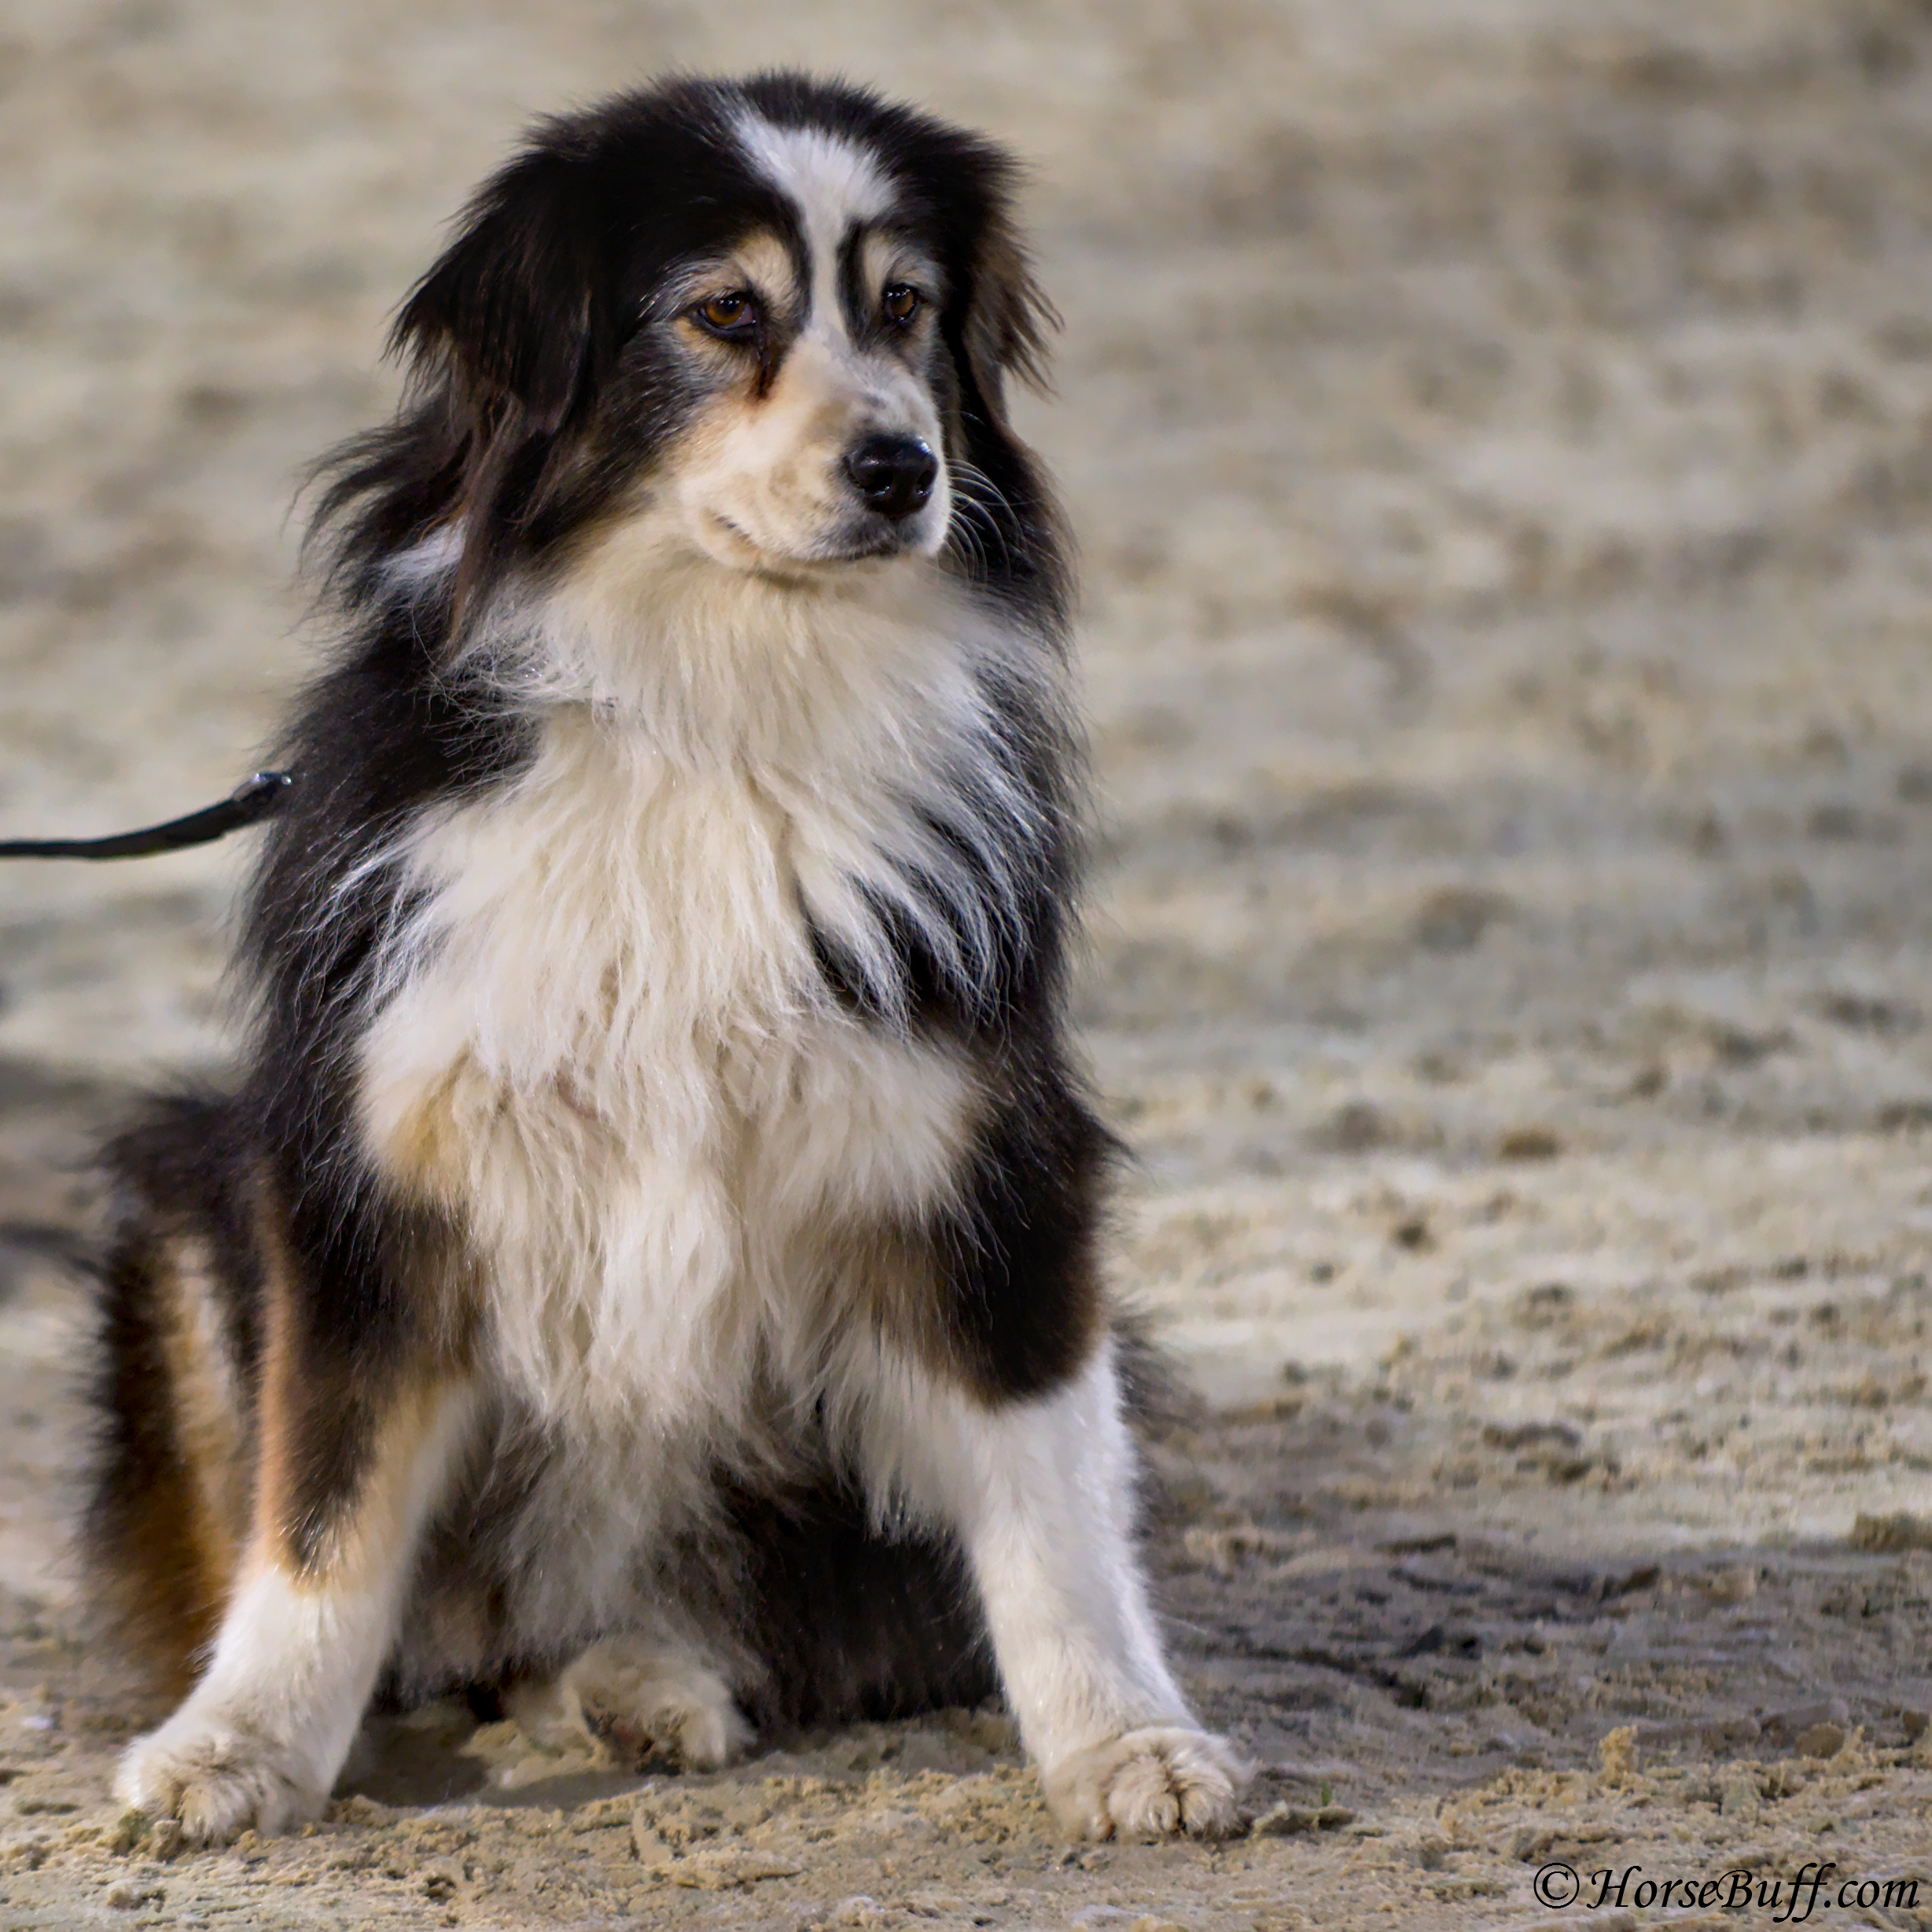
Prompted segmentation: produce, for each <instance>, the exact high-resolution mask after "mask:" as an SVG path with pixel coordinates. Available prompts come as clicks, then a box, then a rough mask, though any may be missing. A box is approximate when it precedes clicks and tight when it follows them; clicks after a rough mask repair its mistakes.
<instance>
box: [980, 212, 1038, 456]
mask: <svg viewBox="0 0 1932 1932" xmlns="http://www.w3.org/2000/svg"><path fill="white" fill-rule="evenodd" d="M1059 326H1060V317H1059V315H1058V312H1057V311H1055V309H1054V306H1053V304H1051V302H1049V301H1048V300H1047V297H1046V295H1045V293H1044V292H1043V290H1042V289H1041V288H1040V284H1039V283H1038V282H1036V281H1035V280H1034V279H1033V270H1032V263H1029V261H1028V259H1027V256H1026V250H1025V247H1024V246H1023V245H1021V241H1020V239H1019V237H1018V235H1017V234H1014V230H1013V228H1012V226H1011V224H1010V223H1009V222H1008V221H1007V219H1006V216H1005V215H1004V214H1003V213H1001V212H995V214H993V215H992V217H991V218H990V219H988V222H987V224H986V226H985V229H984V231H983V232H982V234H981V237H980V243H979V247H978V248H977V250H976V251H975V252H974V255H973V269H972V278H971V284H970V292H969V294H968V296H967V304H966V320H965V323H964V325H963V326H962V329H961V332H960V336H961V344H962V347H963V348H964V350H965V351H966V360H967V362H968V363H969V364H970V366H971V370H972V374H973V383H974V385H975V386H976V387H977V388H978V390H979V392H980V394H981V397H982V398H984V401H985V403H986V407H987V408H988V410H989V411H990V412H991V414H992V417H993V419H994V420H995V421H996V422H999V423H1002V424H1003V423H1004V422H1005V421H1006V378H1007V377H1009V376H1017V377H1018V378H1019V379H1020V381H1022V382H1024V383H1025V385H1027V387H1028V388H1031V389H1036V390H1043V389H1044V388H1046V387H1047V336H1048V334H1049V333H1050V332H1051V331H1052V330H1054V329H1058V327H1059Z"/></svg>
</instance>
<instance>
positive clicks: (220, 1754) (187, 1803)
mask: <svg viewBox="0 0 1932 1932" xmlns="http://www.w3.org/2000/svg"><path fill="white" fill-rule="evenodd" d="M114 1795H115V1796H116V1798H119V1799H120V1801H121V1802H122V1803H123V1805H128V1806H130V1807H131V1808H132V1809H135V1810H138V1811H144V1812H146V1813H147V1814H148V1816H149V1817H150V1818H175V1819H178V1820H180V1821H181V1830H182V1837H183V1838H186V1840H187V1841H188V1842H189V1843H190V1844H193V1845H219V1844H223V1843H225V1842H226V1841H227V1840H228V1839H230V1838H234V1836H236V1835H237V1833H240V1832H242V1831H250V1830H252V1831H259V1832H261V1833H263V1834H265V1835H266V1834H271V1833H274V1832H277V1831H287V1830H288V1829H289V1827H291V1826H293V1825H298V1824H305V1823H307V1822H308V1820H311V1818H315V1817H318V1816H321V1813H322V1806H323V1805H325V1804H326V1802H327V1801H328V1798H329V1794H328V1793H327V1791H326V1790H321V1789H319V1788H318V1787H317V1786H316V1784H315V1782H314V1780H313V1779H312V1778H311V1777H310V1776H307V1774H306V1772H305V1771H304V1768H303V1767H301V1766H300V1765H299V1764H297V1763H296V1761H294V1757H293V1754H291V1753H290V1752H289V1750H287V1749H286V1748H285V1747H283V1746H278V1745H276V1744H274V1743H272V1742H270V1741H269V1740H268V1739H266V1738H263V1737H260V1736H258V1735H255V1734H253V1733H252V1732H251V1731H247V1730H245V1729H244V1728H241V1727H240V1726H238V1725H236V1724H227V1723H223V1721H221V1720H219V1719H216V1718H213V1717H205V1716H203V1715H202V1714H201V1713H197V1712H192V1711H187V1710H183V1711H181V1712H178V1713H176V1714H175V1716H174V1717H171V1718H170V1719H169V1720H168V1721H167V1723H166V1724H164V1725H163V1726H162V1727H161V1728H160V1730H158V1731H151V1732H149V1735H147V1736H146V1737H145V1738H137V1739H135V1740H134V1742H133V1743H132V1744H131V1745H130V1746H128V1747H127V1751H126V1752H125V1754H123V1757H122V1758H121V1761H120V1770H119V1771H118V1772H116V1775H115V1779H114Z"/></svg>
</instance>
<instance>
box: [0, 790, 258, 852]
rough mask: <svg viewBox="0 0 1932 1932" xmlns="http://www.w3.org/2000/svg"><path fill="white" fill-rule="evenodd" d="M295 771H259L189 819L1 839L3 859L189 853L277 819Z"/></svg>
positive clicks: (188, 817)
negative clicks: (97, 833)
mask: <svg viewBox="0 0 1932 1932" xmlns="http://www.w3.org/2000/svg"><path fill="white" fill-rule="evenodd" d="M294 783H295V774H294V773H293V771H258V772H256V774H255V775H253V776H252V778H246V779H245V780H244V781H243V782H241V784H239V785H237V786H236V787H235V789H234V790H233V791H232V792H230V793H229V794H228V796H227V797H226V798H224V799H223V800H222V801H221V803H220V804H219V805H204V806H203V807H202V808H201V810H200V811H191V812H190V813H189V814H188V815H187V817H186V818H185V819H169V820H168V821H167V823H166V824H165V825H150V826H147V827H145V829H144V830H141V831H138V832H116V833H115V834H113V836H112V837H109V838H16V839H6V840H0V859H147V858H151V857H152V856H153V855H154V854H155V853H156V852H185V851H186V850H187V848H189V847H190V845H212V843H213V842H214V841H215V840H216V839H218V838H226V837H227V836H228V834H230V832H239V831H240V830H242V828H243V827H244V826H250V825H259V824H260V823H261V822H262V821H263V819H272V818H273V817H274V815H275V814H276V813H277V812H278V811H281V809H282V807H283V806H284V805H285V804H287V803H288V801H289V788H290V787H291V786H293V785H294Z"/></svg>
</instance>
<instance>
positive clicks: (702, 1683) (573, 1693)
mask: <svg viewBox="0 0 1932 1932" xmlns="http://www.w3.org/2000/svg"><path fill="white" fill-rule="evenodd" d="M505 1708H506V1709H507V1711H508V1712H509V1713H510V1716H511V1717H514V1718H515V1719H516V1720H517V1723H518V1724H520V1725H521V1727H522V1728H523V1730H524V1733H525V1735H528V1736H529V1737H530V1738H532V1739H534V1740H535V1742H538V1743H540V1744H552V1745H561V1744H567V1743H569V1742H572V1741H578V1742H582V1741H602V1740H603V1739H609V1741H610V1742H613V1743H614V1744H616V1746H618V1747H619V1748H620V1750H623V1751H624V1752H625V1753H626V1754H627V1755H629V1756H631V1757H643V1756H645V1755H646V1754H650V1753H662V1754H665V1755H667V1756H668V1757H673V1758H675V1760H676V1761H677V1762H678V1764H679V1766H680V1768H683V1769H684V1770H686V1771H716V1770H718V1769H719V1768H720V1767H721V1766H723V1765H728V1764H730V1762H731V1761H732V1760H733V1759H734V1758H735V1757H738V1756H739V1755H740V1754H742V1752H743V1750H745V1746H747V1745H749V1743H750V1742H751V1741H752V1732H751V1728H750V1727H749V1725H748V1724H746V1723H745V1720H744V1719H743V1718H742V1717H741V1716H740V1715H739V1714H738V1705H737V1703H736V1702H735V1700H734V1698H733V1697H732V1695H731V1687H730V1685H729V1684H727V1683H726V1682H725V1680H724V1679H723V1677H722V1676H720V1675H719V1673H718V1672H717V1671H716V1670H714V1669H712V1667H711V1665H709V1664H708V1663H706V1662H705V1660H704V1658H702V1657H701V1656H699V1655H697V1654H695V1653H694V1651H692V1650H690V1648H688V1647H686V1646H684V1645H683V1644H680V1643H676V1642H674V1641H672V1640H669V1639H664V1638H662V1637H658V1636H649V1635H646V1634H645V1633H643V1632H624V1634H623V1635H621V1636H614V1637H606V1638H604V1639H602V1641H601V1642H598V1643H593V1644H592V1645H591V1647H589V1649H587V1650H584V1651H583V1653H582V1654H580V1655H579V1656H578V1657H577V1658H576V1659H575V1660H574V1661H573V1662H572V1663H571V1665H569V1668H568V1669H565V1671H563V1672H562V1673H561V1675H559V1676H557V1677H555V1678H554V1679H552V1680H550V1681H549V1682H547V1683H545V1682H541V1681H535V1680H532V1681H528V1682H526V1683H524V1684H521V1685H519V1686H517V1687H516V1688H515V1689H513V1691H511V1692H510V1695H509V1696H508V1697H507V1698H506V1700H505Z"/></svg>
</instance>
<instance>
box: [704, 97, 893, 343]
mask: <svg viewBox="0 0 1932 1932" xmlns="http://www.w3.org/2000/svg"><path fill="white" fill-rule="evenodd" d="M738 138H739V140H740V141H741V142H742V143H743V144H744V148H745V153H746V154H747V155H748V156H749V157H750V159H751V162H752V164H753V167H756V169H757V170H758V171H759V172H760V174H761V175H764V178H766V179H767V181H769V182H771V185H772V186H773V187H775V188H776V189H777V190H778V191H779V193H782V194H783V195H784V196H785V197H786V198H787V199H788V200H789V201H790V202H791V203H792V204H793V207H795V208H797V210H798V217H799V223H800V226H801V227H802V228H803V230H804V239H805V252H806V256H807V258H808V274H809V277H810V280H811V324H810V327H811V331H812V333H819V332H820V331H826V332H829V333H834V334H837V335H841V336H842V335H843V334H844V333H845V311H844V309H843V307H841V304H840V301H839V288H838V263H839V252H840V251H841V249H842V248H844V246H845V241H846V238H847V237H848V236H849V235H850V234H851V233H852V230H853V229H854V228H855V227H856V226H861V225H862V224H863V223H867V222H875V221H878V219H880V218H881V216H883V215H886V214H887V213H889V212H890V210H891V208H892V183H891V182H890V181H889V179H888V178H887V177H886V175H885V172H884V171H883V170H882V169H881V167H879V164H878V161H877V160H875V159H874V157H873V156H871V155H870V154H868V153H867V152H866V151H865V149H863V148H861V147H859V146H858V145H856V143H854V142H850V141H848V140H846V139H845V138H844V137H843V136H842V135H839V134H831V133H828V132H827V131H826V130H825V129H824V128H822V127H775V126H774V125H773V124H772V123H771V122H770V121H768V120H765V119H764V117H763V116H760V115H756V114H747V115H745V116H744V117H743V119H742V120H740V121H739V123H738Z"/></svg>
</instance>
